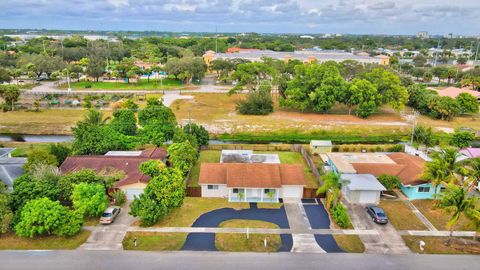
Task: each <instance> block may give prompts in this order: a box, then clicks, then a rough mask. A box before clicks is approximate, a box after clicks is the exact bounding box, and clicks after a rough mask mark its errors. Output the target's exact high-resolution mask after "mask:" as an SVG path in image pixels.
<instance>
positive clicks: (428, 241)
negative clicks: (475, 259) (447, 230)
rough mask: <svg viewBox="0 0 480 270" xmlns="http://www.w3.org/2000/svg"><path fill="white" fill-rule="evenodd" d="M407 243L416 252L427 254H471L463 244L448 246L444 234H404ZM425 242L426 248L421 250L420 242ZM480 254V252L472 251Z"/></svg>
mask: <svg viewBox="0 0 480 270" xmlns="http://www.w3.org/2000/svg"><path fill="white" fill-rule="evenodd" d="M402 238H403V240H404V241H405V244H406V245H407V246H408V247H409V248H410V250H412V251H413V252H416V253H425V254H470V252H468V251H467V250H463V247H462V246H459V245H458V244H452V245H451V246H446V245H445V242H446V241H447V240H448V237H442V236H410V235H404V236H402ZM420 241H424V242H425V250H424V251H421V250H420V247H419V242H420ZM472 254H480V253H478V252H477V253H472Z"/></svg>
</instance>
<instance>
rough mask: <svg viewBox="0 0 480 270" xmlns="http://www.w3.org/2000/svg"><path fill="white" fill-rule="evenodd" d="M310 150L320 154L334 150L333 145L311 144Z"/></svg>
mask: <svg viewBox="0 0 480 270" xmlns="http://www.w3.org/2000/svg"><path fill="white" fill-rule="evenodd" d="M310 151H311V152H312V154H317V155H319V154H324V153H329V152H332V147H331V146H322V145H310Z"/></svg>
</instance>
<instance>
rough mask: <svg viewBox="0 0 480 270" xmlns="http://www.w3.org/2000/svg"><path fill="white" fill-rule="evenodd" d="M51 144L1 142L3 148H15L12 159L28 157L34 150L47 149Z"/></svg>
mask: <svg viewBox="0 0 480 270" xmlns="http://www.w3.org/2000/svg"><path fill="white" fill-rule="evenodd" d="M50 144H51V143H31V142H0V145H1V146H3V147H9V148H15V150H13V152H12V157H26V156H27V154H28V152H30V151H31V150H34V149H47V148H48V146H49V145H50Z"/></svg>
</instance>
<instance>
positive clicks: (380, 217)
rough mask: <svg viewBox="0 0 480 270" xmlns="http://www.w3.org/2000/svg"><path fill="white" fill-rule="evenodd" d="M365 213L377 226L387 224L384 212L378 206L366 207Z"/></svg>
mask: <svg viewBox="0 0 480 270" xmlns="http://www.w3.org/2000/svg"><path fill="white" fill-rule="evenodd" d="M367 213H368V214H369V215H370V216H371V217H372V220H373V222H375V223H377V224H387V223H388V218H387V215H385V211H383V209H382V208H380V207H378V206H367Z"/></svg>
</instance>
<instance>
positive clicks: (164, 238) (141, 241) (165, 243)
mask: <svg viewBox="0 0 480 270" xmlns="http://www.w3.org/2000/svg"><path fill="white" fill-rule="evenodd" d="M187 235H188V233H159V232H127V235H126V236H125V238H123V248H124V249H125V250H150V251H153V250H157V251H158V250H179V249H181V248H182V246H183V244H184V243H185V240H186V239H187ZM135 238H136V239H137V246H136V247H135V245H134V242H133V240H134V239H135Z"/></svg>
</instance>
